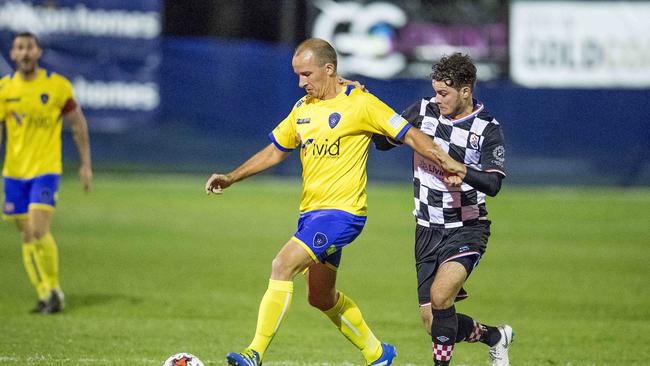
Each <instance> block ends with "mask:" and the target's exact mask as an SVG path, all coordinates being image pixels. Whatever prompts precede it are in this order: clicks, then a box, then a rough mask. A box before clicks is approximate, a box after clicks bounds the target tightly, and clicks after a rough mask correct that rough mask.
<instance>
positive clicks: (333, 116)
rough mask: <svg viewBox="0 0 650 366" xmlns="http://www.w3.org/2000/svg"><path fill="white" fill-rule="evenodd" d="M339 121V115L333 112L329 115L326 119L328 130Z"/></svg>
mask: <svg viewBox="0 0 650 366" xmlns="http://www.w3.org/2000/svg"><path fill="white" fill-rule="evenodd" d="M340 120H341V115H340V114H338V113H337V112H334V113H332V114H330V116H329V118H328V122H329V125H330V128H334V127H336V125H338V124H339V121H340Z"/></svg>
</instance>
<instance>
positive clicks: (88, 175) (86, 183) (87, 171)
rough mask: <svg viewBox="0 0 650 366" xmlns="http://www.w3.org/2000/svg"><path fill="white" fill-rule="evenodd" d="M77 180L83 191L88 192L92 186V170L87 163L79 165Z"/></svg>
mask: <svg viewBox="0 0 650 366" xmlns="http://www.w3.org/2000/svg"><path fill="white" fill-rule="evenodd" d="M79 180H80V181H81V185H82V186H83V189H84V192H86V193H90V191H91V190H92V187H93V170H92V168H91V167H90V166H89V165H81V166H80V167H79Z"/></svg>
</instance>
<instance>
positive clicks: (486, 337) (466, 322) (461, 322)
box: [456, 313, 501, 347]
mask: <svg viewBox="0 0 650 366" xmlns="http://www.w3.org/2000/svg"><path fill="white" fill-rule="evenodd" d="M456 316H457V317H458V333H457V334H456V343H458V342H462V341H466V342H469V343H474V342H481V343H485V344H487V345H488V346H490V347H492V346H494V345H495V344H497V343H499V340H500V339H501V333H500V332H499V329H498V328H497V327H492V326H489V325H485V324H481V323H479V322H477V321H476V320H474V319H472V318H470V317H469V316H467V315H465V314H460V313H458V314H456Z"/></svg>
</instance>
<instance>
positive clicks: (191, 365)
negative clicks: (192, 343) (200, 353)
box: [163, 352, 203, 366]
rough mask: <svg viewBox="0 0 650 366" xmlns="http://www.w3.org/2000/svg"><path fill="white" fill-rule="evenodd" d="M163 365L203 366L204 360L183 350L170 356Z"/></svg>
mask: <svg viewBox="0 0 650 366" xmlns="http://www.w3.org/2000/svg"><path fill="white" fill-rule="evenodd" d="M163 366H203V362H201V360H199V358H198V357H196V356H194V355H193V354H191V353H186V352H181V353H177V354H175V355H173V356H170V357H169V358H168V359H167V360H166V361H165V363H163Z"/></svg>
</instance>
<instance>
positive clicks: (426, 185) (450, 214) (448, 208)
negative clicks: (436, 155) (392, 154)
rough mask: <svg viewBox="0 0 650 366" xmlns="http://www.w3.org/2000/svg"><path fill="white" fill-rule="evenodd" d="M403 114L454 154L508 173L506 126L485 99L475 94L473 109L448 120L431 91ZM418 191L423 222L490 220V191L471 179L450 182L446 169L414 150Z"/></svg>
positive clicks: (417, 210) (450, 223)
mask: <svg viewBox="0 0 650 366" xmlns="http://www.w3.org/2000/svg"><path fill="white" fill-rule="evenodd" d="M402 117H404V118H405V119H406V120H407V121H409V123H411V124H412V125H413V126H415V127H417V128H419V129H420V130H421V131H422V132H424V133H425V134H427V135H429V136H431V137H433V139H434V141H435V142H436V143H438V144H439V145H440V146H441V147H442V148H443V149H444V150H445V151H447V153H449V155H450V156H451V157H452V158H454V159H455V160H457V161H459V162H462V163H464V164H465V165H467V166H468V167H470V168H473V169H476V170H480V171H485V172H497V173H499V174H502V175H503V176H504V177H505V175H506V170H505V147H504V139H503V132H502V130H501V126H500V125H499V123H498V122H497V121H496V120H495V119H494V118H492V116H491V115H490V114H489V113H488V112H487V111H486V110H485V108H484V106H483V104H482V103H481V102H478V101H476V100H474V112H473V113H472V114H470V115H468V116H466V117H463V118H460V119H458V120H449V119H447V118H446V117H445V116H443V115H441V114H440V110H439V109H438V106H437V105H436V104H435V97H429V98H425V99H422V100H421V101H419V102H416V103H414V104H413V105H411V106H410V107H408V108H407V109H406V110H405V111H404V112H403V113H402ZM413 193H414V199H415V210H414V211H413V214H414V215H415V217H416V219H417V223H418V225H421V226H426V227H432V226H435V227H445V228H454V227H460V226H463V225H465V224H468V223H470V222H476V220H487V209H486V207H485V193H483V192H479V191H477V190H476V189H474V188H473V187H472V186H470V185H469V184H467V183H463V184H462V185H461V186H460V187H450V186H447V185H446V184H445V183H444V182H443V170H442V169H441V168H440V167H439V166H438V165H436V164H434V163H433V162H432V161H431V160H429V159H427V158H425V157H423V156H421V155H420V154H418V153H417V152H414V153H413Z"/></svg>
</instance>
